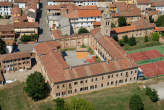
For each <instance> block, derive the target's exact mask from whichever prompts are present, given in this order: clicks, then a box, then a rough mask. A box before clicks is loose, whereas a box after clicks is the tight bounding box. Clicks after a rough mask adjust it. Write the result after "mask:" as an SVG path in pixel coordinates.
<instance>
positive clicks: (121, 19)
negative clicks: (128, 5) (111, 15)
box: [118, 16, 127, 27]
mask: <svg viewBox="0 0 164 110" xmlns="http://www.w3.org/2000/svg"><path fill="white" fill-rule="evenodd" d="M118 25H119V27H123V26H127V23H126V18H125V17H123V16H121V17H119V18H118Z"/></svg>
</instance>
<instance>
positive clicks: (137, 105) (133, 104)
mask: <svg viewBox="0 0 164 110" xmlns="http://www.w3.org/2000/svg"><path fill="white" fill-rule="evenodd" d="M129 108H130V109H131V110H143V109H144V104H143V102H142V99H141V97H140V96H139V95H136V94H135V95H133V96H131V98H130V102H129Z"/></svg>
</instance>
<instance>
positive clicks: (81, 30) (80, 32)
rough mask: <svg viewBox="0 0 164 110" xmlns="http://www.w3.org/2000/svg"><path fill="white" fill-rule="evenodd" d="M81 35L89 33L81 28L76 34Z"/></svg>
mask: <svg viewBox="0 0 164 110" xmlns="http://www.w3.org/2000/svg"><path fill="white" fill-rule="evenodd" d="M83 33H89V31H88V30H87V29H86V28H83V27H81V28H80V29H79V30H78V34H83Z"/></svg>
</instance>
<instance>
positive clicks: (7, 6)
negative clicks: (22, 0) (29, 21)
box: [0, 2, 12, 16]
mask: <svg viewBox="0 0 164 110" xmlns="http://www.w3.org/2000/svg"><path fill="white" fill-rule="evenodd" d="M11 9H12V3H11V2H0V15H1V16H11Z"/></svg>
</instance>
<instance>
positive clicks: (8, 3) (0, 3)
mask: <svg viewBox="0 0 164 110" xmlns="http://www.w3.org/2000/svg"><path fill="white" fill-rule="evenodd" d="M0 6H9V7H11V6H12V3H11V2H0Z"/></svg>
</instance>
